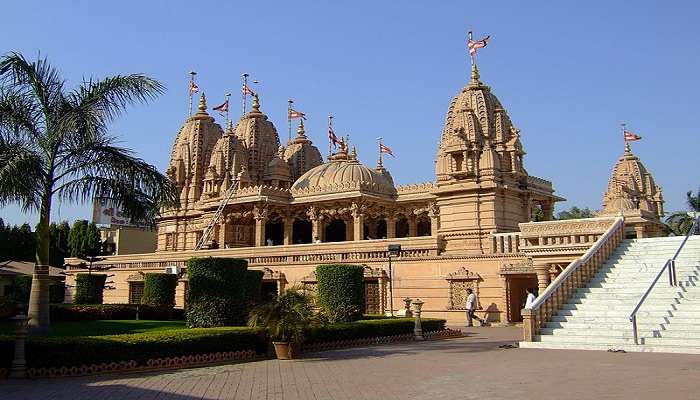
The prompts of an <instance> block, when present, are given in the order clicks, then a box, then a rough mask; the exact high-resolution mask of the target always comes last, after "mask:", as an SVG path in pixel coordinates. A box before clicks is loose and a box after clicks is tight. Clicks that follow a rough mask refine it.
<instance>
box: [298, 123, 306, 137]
mask: <svg viewBox="0 0 700 400" xmlns="http://www.w3.org/2000/svg"><path fill="white" fill-rule="evenodd" d="M305 133H306V131H305V130H304V119H301V120H300V121H299V128H297V136H302V137H303V136H306V135H305Z"/></svg>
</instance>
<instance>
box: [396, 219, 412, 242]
mask: <svg viewBox="0 0 700 400" xmlns="http://www.w3.org/2000/svg"><path fill="white" fill-rule="evenodd" d="M408 231H409V229H408V218H406V217H404V216H401V217H400V218H398V219H397V220H396V237H397V238H405V237H408Z"/></svg>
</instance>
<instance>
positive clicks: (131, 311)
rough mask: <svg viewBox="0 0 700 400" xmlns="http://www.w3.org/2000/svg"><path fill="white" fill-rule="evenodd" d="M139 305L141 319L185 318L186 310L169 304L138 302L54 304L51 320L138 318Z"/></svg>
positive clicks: (51, 310) (164, 319) (51, 309)
mask: <svg viewBox="0 0 700 400" xmlns="http://www.w3.org/2000/svg"><path fill="white" fill-rule="evenodd" d="M137 307H138V313H139V319H150V320H156V321H166V320H171V319H174V320H184V319H185V316H184V311H183V310H181V309H173V308H172V307H169V306H150V305H146V304H143V305H137V304H80V305H76V304H52V305H51V308H50V313H51V321H55V322H65V321H97V320H115V319H116V320H128V319H136V308H137Z"/></svg>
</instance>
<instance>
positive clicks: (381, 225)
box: [377, 219, 386, 239]
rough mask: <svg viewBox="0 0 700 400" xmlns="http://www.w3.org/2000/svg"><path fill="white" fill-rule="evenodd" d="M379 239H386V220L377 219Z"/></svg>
mask: <svg viewBox="0 0 700 400" xmlns="http://www.w3.org/2000/svg"><path fill="white" fill-rule="evenodd" d="M377 239H386V220H385V219H380V220H379V221H377Z"/></svg>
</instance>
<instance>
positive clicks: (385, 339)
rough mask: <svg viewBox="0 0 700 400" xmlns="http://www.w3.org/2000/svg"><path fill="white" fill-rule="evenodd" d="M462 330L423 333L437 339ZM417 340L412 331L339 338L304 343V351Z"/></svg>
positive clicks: (458, 333) (454, 335)
mask: <svg viewBox="0 0 700 400" xmlns="http://www.w3.org/2000/svg"><path fill="white" fill-rule="evenodd" d="M461 336H462V331H460V330H454V329H443V330H441V331H432V332H425V333H423V337H424V338H425V339H426V340H436V339H448V338H455V337H461ZM413 340H415V337H414V335H413V334H412V333H405V334H402V335H393V336H380V337H373V338H362V339H351V340H339V341H336V342H324V343H313V344H309V345H302V347H301V351H302V352H315V351H323V350H333V349H342V348H346V347H357V346H368V345H373V344H385V343H397V342H411V341H413Z"/></svg>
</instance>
